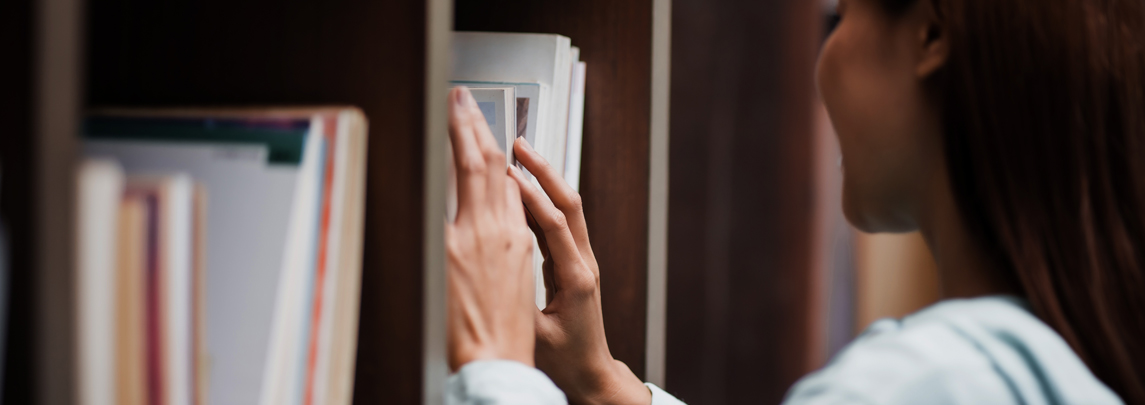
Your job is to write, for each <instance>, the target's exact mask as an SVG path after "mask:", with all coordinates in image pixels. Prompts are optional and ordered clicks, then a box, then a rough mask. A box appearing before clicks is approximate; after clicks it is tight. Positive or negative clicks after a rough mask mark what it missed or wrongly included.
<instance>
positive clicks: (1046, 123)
mask: <svg viewBox="0 0 1145 405" xmlns="http://www.w3.org/2000/svg"><path fill="white" fill-rule="evenodd" d="M839 14H840V17H841V20H840V23H839V25H838V26H837V28H836V30H835V32H834V33H833V34H832V35H831V37H830V39H829V40H828V41H827V43H826V45H825V46H824V48H823V50H822V54H821V56H820V60H819V65H818V72H817V81H818V85H819V91H820V95H821V96H822V99H823V100H824V102H825V103H826V106H827V109H828V112H829V113H830V116H831V120H832V123H833V124H834V126H835V129H836V132H837V133H838V136H839V141H840V145H841V147H842V152H843V159H844V173H845V174H844V198H843V199H844V201H843V204H844V206H843V208H844V211H845V213H846V216H847V218H848V220H849V221H850V222H851V223H852V224H853V225H854V226H856V227H857V228H859V229H861V230H863V231H866V232H909V231H914V230H919V231H921V232H922V234H923V236H924V237H925V239H926V241H927V244H928V245H929V247H930V250H931V252H933V253H934V256H935V261H936V262H937V264H938V268H939V272H940V281H941V286H942V295H943V298H944V300H943V301H942V302H940V303H939V304H936V305H934V306H932V307H930V308H927V309H924V310H922V311H920V312H918V313H916V314H913V315H910V316H907V317H906V318H904V319H903V320H884V321H879V322H876V323H874V324H873V325H871V326H870V327H869V328H868V330H867V331H866V332H865V333H864V334H863V335H862V336H860V337H859V338H858V339H857V340H856V341H855V342H853V343H852V344H851V345H850V346H848V347H847V348H846V349H844V350H843V351H842V352H841V353H840V354H839V355H838V356H837V357H836V358H835V359H833V360H832V361H831V363H830V364H828V365H827V366H826V367H825V368H824V369H823V370H821V371H818V372H816V373H814V374H811V375H809V376H807V377H805V378H804V379H803V380H801V381H800V382H799V383H797V384H796V385H795V386H794V387H793V388H792V389H791V391H790V392H789V393H788V397H787V402H790V403H893V404H900V403H902V404H906V403H958V404H963V403H966V404H969V403H1087V404H1089V403H1094V404H1096V403H1102V404H1106V403H1110V404H1114V403H1122V402H1123V401H1124V402H1125V403H1145V272H1143V271H1142V268H1143V266H1145V163H1142V159H1139V157H1145V2H1143V1H1140V0H840V1H839ZM479 114H480V112H479V111H478V110H476V108H475V107H474V106H473V102H472V100H471V99H469V98H468V93H467V92H466V91H465V90H464V89H460V90H456V91H455V92H454V93H453V94H452V98H451V122H450V123H451V133H450V135H451V139H452V142H453V147H454V150H455V152H456V151H459V152H460V153H455V159H456V160H455V163H456V166H457V168H458V176H459V177H458V178H459V179H460V180H459V193H460V196H461V197H460V199H461V200H460V201H461V202H460V206H461V208H460V209H459V213H458V216H457V220H456V222H454V223H452V224H449V225H448V226H447V249H448V251H449V265H448V267H449V277H450V287H449V288H450V290H449V294H450V302H449V310H450V313H449V322H450V324H449V328H450V331H449V348H450V362H451V366H452V368H453V369H454V370H458V373H457V374H456V375H455V376H453V377H452V378H451V380H450V382H449V387H448V392H447V398H448V401H450V402H456V403H534V404H548V403H563V402H564V401H565V400H566V397H567V400H568V401H569V402H573V403H617V404H649V403H664V404H668V403H678V402H676V400H675V399H674V398H671V397H670V396H668V395H667V394H665V393H664V392H663V391H660V390H659V389H658V388H656V387H654V386H647V387H646V386H645V385H643V384H642V383H641V382H640V380H639V379H637V378H636V377H635V376H634V375H633V373H632V372H631V371H629V369H628V367H626V366H625V365H624V364H623V363H620V362H617V361H615V360H613V359H612V356H611V355H610V354H609V351H608V347H607V344H606V342H605V339H604V336H605V335H604V328H603V323H602V321H601V309H600V295H599V287H598V284H599V281H598V280H599V277H598V274H599V270H598V269H597V266H596V261H595V260H594V258H593V253H592V248H591V246H590V244H589V240H588V232H587V230H586V229H585V221H584V218H583V215H582V214H581V210H580V204H579V196H577V194H576V193H575V192H573V191H572V190H571V189H570V188H569V187H568V186H567V185H565V184H564V183H563V182H562V181H561V180H560V177H559V176H557V175H556V174H555V173H554V171H553V170H551V168H549V167H548V166H547V164H546V163H545V162H544V161H543V160H542V159H541V158H540V157H539V156H538V155H537V154H535V153H533V152H532V151H531V150H530V149H529V147H528V145H527V144H525V143H524V142H518V143H517V144H516V145H515V153H516V156H517V158H518V160H519V161H520V162H521V163H522V164H523V165H524V166H525V167H526V168H527V169H529V171H530V172H532V173H533V174H534V175H536V177H537V179H538V180H539V182H540V184H541V186H542V187H543V191H542V190H538V189H536V188H534V187H533V186H532V185H530V183H529V182H527V181H525V179H524V177H522V175H521V173H520V171H519V170H516V169H515V168H511V169H510V170H509V172H508V174H507V175H505V174H503V173H501V172H500V171H499V170H490V169H489V168H491V167H498V166H496V162H501V161H503V160H501V159H502V157H501V156H500V155H499V153H498V152H497V150H496V146H495V145H494V144H493V141H492V138H491V137H490V136H489V134H488V129H487V128H486V127H485V125H484V123H483V121H482V120H480V119H475V117H479V116H480V115H479ZM543 193H547V194H548V196H549V197H551V202H550V200H549V199H546V198H545V196H544V194H543ZM518 201H523V202H524V206H525V209H524V210H522V208H521V206H520V204H519V203H518ZM526 217H527V218H528V220H527V219H526ZM526 223H528V224H529V225H530V226H531V227H532V228H533V230H534V231H535V232H536V234H537V235H538V240H539V243H540V244H541V246H542V248H543V250H544V254H545V261H546V264H547V265H548V267H546V270H547V273H546V276H547V277H546V278H547V279H548V280H550V281H551V284H550V286H551V287H552V290H551V291H553V294H552V297H551V299H550V300H551V303H550V304H549V305H548V307H547V308H546V309H545V310H544V311H543V312H537V311H536V309H535V308H533V307H532V306H531V305H532V304H531V303H532V302H533V299H532V281H531V279H530V271H529V270H530V266H529V260H528V252H529V250H530V248H531V241H530V237H529V234H528V233H527V231H525V230H524V228H525V226H526ZM534 345H535V346H534ZM534 365H535V366H536V369H535V368H533V366H534ZM537 369H540V370H542V371H543V372H544V373H541V372H540V371H537ZM550 378H551V382H550ZM553 383H555V386H554V384H553ZM556 387H560V389H559V390H558V389H557V388H556Z"/></svg>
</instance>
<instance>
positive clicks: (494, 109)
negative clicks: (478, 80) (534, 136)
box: [469, 86, 517, 167]
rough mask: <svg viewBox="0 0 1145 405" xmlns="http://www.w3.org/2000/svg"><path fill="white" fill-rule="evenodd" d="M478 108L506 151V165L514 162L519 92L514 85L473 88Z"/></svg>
mask: <svg viewBox="0 0 1145 405" xmlns="http://www.w3.org/2000/svg"><path fill="white" fill-rule="evenodd" d="M469 92H470V93H471V94H473V100H474V101H476V102H477V108H478V109H480V110H481V114H482V115H483V116H484V118H485V123H486V124H488V125H489V130H490V131H492V132H493V137H495V138H497V147H499V148H501V151H502V152H505V165H506V167H508V165H511V164H513V162H514V160H513V140H514V139H516V138H517V95H516V94H517V93H516V88H515V87H513V86H503V87H481V88H471V89H469Z"/></svg>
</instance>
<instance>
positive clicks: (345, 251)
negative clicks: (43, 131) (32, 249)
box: [83, 107, 366, 405]
mask: <svg viewBox="0 0 1145 405" xmlns="http://www.w3.org/2000/svg"><path fill="white" fill-rule="evenodd" d="M84 138H85V141H84V145H83V148H84V153H85V154H86V155H88V156H90V157H93V158H99V159H106V160H111V161H115V162H118V164H119V165H122V167H123V170H124V171H125V172H126V173H127V179H128V180H127V187H126V191H125V192H123V193H121V194H122V197H121V198H120V200H117V205H116V206H117V207H118V212H119V220H118V221H116V222H115V223H116V224H117V228H118V229H117V230H116V229H113V232H112V233H110V234H109V235H118V237H116V238H113V239H117V240H118V241H119V242H120V246H118V247H117V248H116V249H114V250H115V251H117V252H119V253H120V254H121V255H122V256H123V257H120V258H119V259H118V260H117V263H118V264H117V265H116V267H117V268H118V272H116V273H115V274H116V276H115V277H116V278H115V280H116V282H115V283H111V284H113V285H116V286H118V287H119V288H121V289H123V290H125V291H131V293H130V294H124V295H121V296H119V298H118V300H117V301H116V302H114V303H113V304H112V312H113V313H114V314H116V316H117V317H118V318H117V319H116V320H115V322H114V323H113V324H115V325H117V327H116V330H117V331H118V332H117V333H118V335H119V336H118V337H119V341H120V342H121V344H119V345H118V346H116V350H117V351H112V353H115V355H114V356H113V357H114V358H116V359H119V360H118V361H119V362H120V363H126V364H113V365H112V366H106V365H105V367H111V368H110V369H111V370H118V371H119V372H118V373H113V374H114V375H116V378H118V379H119V381H114V385H115V386H117V387H119V388H118V390H119V391H118V392H119V394H118V395H119V396H118V399H119V401H118V402H117V403H143V402H139V401H144V402H146V403H149V404H153V403H161V404H168V405H176V404H204V403H210V404H229V403H243V404H255V403H262V404H312V403H322V404H345V403H349V399H350V393H351V390H352V383H353V374H354V372H353V367H354V362H353V359H354V354H355V349H356V338H357V310H358V306H357V303H358V294H359V287H358V286H359V280H360V266H361V262H360V257H361V238H362V224H361V221H362V217H363V214H362V210H363V208H364V207H363V204H364V203H363V198H364V189H363V188H364V176H365V157H364V153H365V142H366V139H365V138H366V123H365V118H364V116H363V115H362V114H361V112H359V111H358V110H357V109H354V108H340V107H330V108H292V109H226V110H224V109H179V110H175V109H169V110H130V109H110V110H102V111H97V112H96V113H94V114H92V115H91V116H90V117H89V118H88V119H87V120H86V122H85V125H84ZM141 274H142V276H141ZM93 288H95V287H93ZM99 288H104V287H102V286H101V287H99ZM141 318H142V326H140V319H141ZM85 319H86V318H85ZM141 335H142V336H141ZM133 341H138V342H141V344H142V346H144V347H146V348H147V350H145V351H139V350H137V349H134V348H138V347H139V346H140V345H139V344H136V345H134V346H133V345H131V344H128V343H122V342H133ZM140 359H142V361H143V364H144V365H143V366H141V367H139V366H138V364H139V363H138V362H139V361H140ZM141 380H142V381H141Z"/></svg>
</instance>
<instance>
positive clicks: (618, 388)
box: [570, 359, 652, 405]
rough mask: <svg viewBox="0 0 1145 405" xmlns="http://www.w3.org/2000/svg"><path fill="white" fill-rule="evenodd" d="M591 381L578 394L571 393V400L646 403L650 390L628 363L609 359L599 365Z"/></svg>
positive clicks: (623, 404) (604, 403) (624, 404)
mask: <svg viewBox="0 0 1145 405" xmlns="http://www.w3.org/2000/svg"><path fill="white" fill-rule="evenodd" d="M591 380H592V382H591V383H590V384H588V385H587V386H584V387H583V388H585V390H583V391H581V392H579V393H578V394H579V395H571V396H570V399H575V401H573V402H577V403H584V404H599V405H648V404H651V403H652V392H651V391H649V390H648V387H646V386H645V385H644V382H643V381H641V380H640V379H639V378H637V377H636V374H634V373H633V372H632V370H631V369H629V368H628V365H626V364H624V362H622V361H619V360H612V359H609V360H608V361H607V362H605V363H604V364H602V365H600V367H599V370H598V371H597V375H596V376H595V377H594V378H591Z"/></svg>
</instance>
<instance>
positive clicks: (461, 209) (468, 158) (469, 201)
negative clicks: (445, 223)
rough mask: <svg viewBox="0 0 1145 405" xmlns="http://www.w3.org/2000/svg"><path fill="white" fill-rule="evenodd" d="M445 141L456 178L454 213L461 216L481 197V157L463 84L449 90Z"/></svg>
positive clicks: (484, 175)
mask: <svg viewBox="0 0 1145 405" xmlns="http://www.w3.org/2000/svg"><path fill="white" fill-rule="evenodd" d="M449 101H450V102H449V141H450V143H451V144H452V146H453V149H452V153H453V163H454V171H455V173H456V178H457V217H458V218H460V217H463V216H465V215H466V214H467V213H468V212H469V211H470V210H471V209H472V208H473V207H472V206H473V204H475V203H478V202H484V201H485V191H486V184H485V179H486V171H487V170H488V167H487V166H486V164H485V158H484V156H483V155H482V153H481V147H480V145H479V144H478V143H477V137H476V133H475V131H474V129H473V120H474V118H473V117H472V111H471V109H470V108H469V104H470V103H471V102H472V99H471V98H470V96H469V91H468V90H466V89H465V87H455V88H453V90H451V91H450V92H449Z"/></svg>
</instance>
